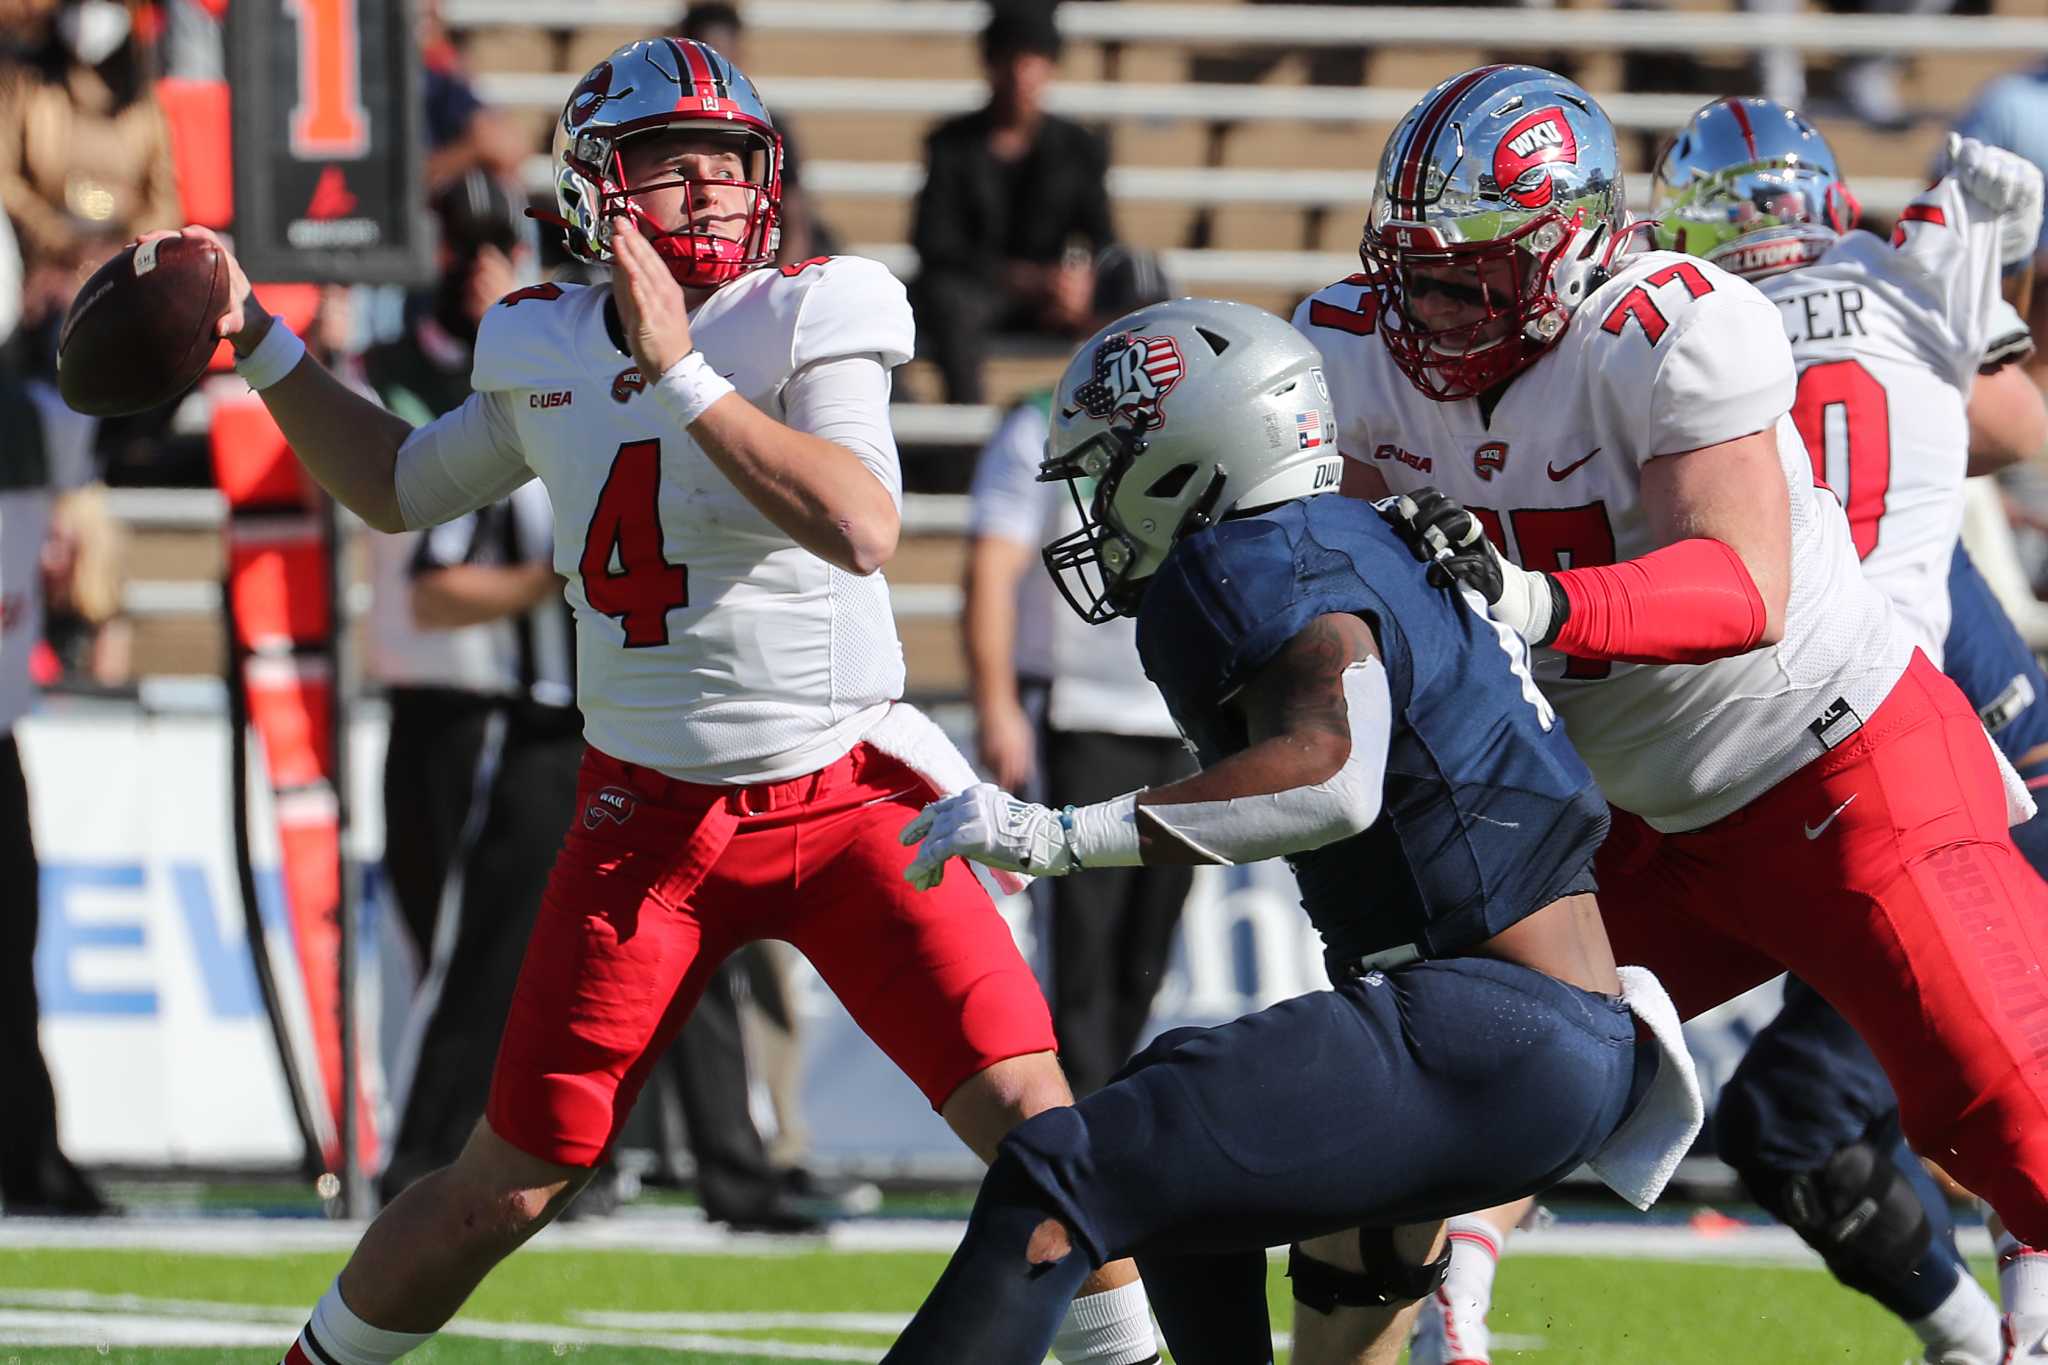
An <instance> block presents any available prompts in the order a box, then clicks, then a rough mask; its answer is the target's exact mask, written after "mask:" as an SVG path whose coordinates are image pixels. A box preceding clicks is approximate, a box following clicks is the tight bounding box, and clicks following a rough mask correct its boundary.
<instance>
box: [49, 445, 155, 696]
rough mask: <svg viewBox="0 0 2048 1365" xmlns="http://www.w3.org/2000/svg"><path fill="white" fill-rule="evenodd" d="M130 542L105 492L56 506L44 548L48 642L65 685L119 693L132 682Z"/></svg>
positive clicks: (85, 492) (70, 497)
mask: <svg viewBox="0 0 2048 1365" xmlns="http://www.w3.org/2000/svg"><path fill="white" fill-rule="evenodd" d="M122 550H123V537H122V534H121V527H120V525H119V524H118V523H117V522H115V520H114V518H113V515H112V513H110V512H109V511H108V510H107V500H106V494H105V491H104V490H103V489H102V488H100V486H99V485H97V484H94V485H91V486H89V487H85V488H80V489H77V490H76V491H74V492H70V493H66V494H64V495H63V496H62V497H60V498H58V499H57V502H56V505H55V507H54V508H53V509H52V511H51V516H50V534H49V536H48V538H47V539H45V540H44V542H43V558H42V571H43V612H44V615H43V640H44V642H45V644H46V646H47V653H45V654H43V655H42V656H41V658H42V659H43V660H45V661H47V664H48V667H49V673H48V675H47V676H44V677H40V678H38V679H37V682H39V683H40V684H41V685H43V686H45V687H49V686H52V685H54V684H56V683H58V682H66V681H68V682H71V683H74V684H76V683H84V684H87V685H89V686H93V687H120V686H123V685H125V684H126V683H128V682H129V681H130V678H131V674H132V672H133V670H132V668H131V666H130V660H131V655H132V646H133V643H134V635H133V632H132V631H131V630H130V628H129V622H128V618H127V617H126V616H125V615H123V614H122V610H121V582H122V565H121V560H122Z"/></svg>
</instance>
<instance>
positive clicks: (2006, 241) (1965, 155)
mask: <svg viewBox="0 0 2048 1365" xmlns="http://www.w3.org/2000/svg"><path fill="white" fill-rule="evenodd" d="M1941 166H1942V174H1944V175H1950V176H1954V177H1955V179H1956V182H1957V183H1958V184H1960V185H1961V186H1962V187H1963V188H1964V189H1965V190H1966V191H1968V192H1969V193H1970V194H1971V195H1972V196H1973V197H1975V198H1977V199H1980V200H1982V201H1983V202H1984V203H1985V204H1986V205H1988V206H1989V207H1990V208H1992V209H1994V210H1996V211H1997V213H1998V261H1999V264H2001V265H2007V266H2012V265H2018V264H2019V263H2020V262H2021V261H2024V260H2026V259H2027V258H2028V257H2030V256H2032V255H2033V254H2034V248H2035V247H2036V246H2037V245H2038V244H2039V242H2040V240H2041V168H2040V167H2039V166H2036V165H2035V164H2034V163H2033V162H2031V161H2029V160H2027V159H2026V158H2025V157H2023V156H2021V155H2019V154H2018V153H2017V152H2009V151H2007V150H2006V149H2005V148H2003V147H1994V146H1992V145H1991V144H1990V143H1988V142H1979V141H1977V139H1975V138H1973V137H1964V136H1963V135H1962V134H1961V133H1950V134H1949V135H1948V146H1947V147H1946V148H1944V149H1943V151H1942V154H1941Z"/></svg>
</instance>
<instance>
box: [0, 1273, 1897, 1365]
mask: <svg viewBox="0 0 2048 1365" xmlns="http://www.w3.org/2000/svg"><path fill="white" fill-rule="evenodd" d="M341 1259H342V1257H341V1255H340V1253H338V1252H332V1253H330V1252H322V1253H318V1254H289V1255H268V1254H253V1255H247V1256H242V1255H219V1254H191V1255H177V1254H170V1253H165V1252H158V1251H138V1250H119V1249H99V1248H92V1249H83V1248H49V1247H34V1248H19V1249H8V1248H5V1247H0V1343H5V1342H8V1341H18V1342H28V1341H41V1342H48V1343H51V1344H21V1345H9V1344H0V1365H29V1362H35V1363H36V1365H44V1362H48V1363H49V1365H58V1363H59V1362H62V1363H63V1365H105V1363H106V1362H116V1363H118V1365H143V1362H164V1365H199V1362H202V1361H218V1362H224V1363H226V1365H274V1363H275V1362H276V1360H277V1358H278V1356H279V1354H280V1350H281V1344H282V1343H283V1342H284V1341H285V1340H287V1339H288V1337H289V1335H290V1333H291V1331H292V1328H293V1326H294V1325H295V1324H296V1322H297V1321H298V1318H299V1316H300V1314H302V1313H303V1311H304V1309H305V1308H306V1306H307V1305H309V1304H310V1303H311V1302H312V1301H313V1300H314V1298H315V1297H317V1295H318V1294H319V1293H320V1292H321V1290H322V1289H323V1288H324V1287H325V1286H326V1284H327V1283H328V1280H329V1279H330V1277H331V1276H332V1275H333V1274H334V1272H335V1270H336V1268H337V1267H338V1265H339V1264H340V1262H341ZM942 1264H943V1259H942V1257H940V1256H939V1255H936V1254H933V1253H925V1252H916V1253H906V1252H858V1253H855V1252H840V1251H831V1250H822V1249H820V1250H799V1251H793V1252H791V1253H789V1254H775V1255H743V1254H664V1253H655V1252H639V1251H610V1250H581V1249H579V1250H555V1251H548V1250H538V1249H536V1250H531V1251H528V1252H526V1253H524V1254H522V1255H520V1256H516V1257H514V1258H513V1259H512V1260H511V1261H510V1262H508V1263H507V1264H506V1265H505V1266H503V1267H502V1268H501V1269H500V1270H499V1272H498V1273H497V1274H496V1275H494V1276H493V1277H492V1278H491V1279H490V1281H489V1282H488V1283H486V1284H485V1285H484V1287H483V1289H482V1290H481V1291H479V1292H478V1294H477V1295H476V1297H475V1298H474V1299H473V1300H472V1301H471V1303H470V1304H469V1306H468V1308H467V1309H466V1310H465V1311H464V1313H463V1314H462V1316H461V1317H460V1318H458V1319H457V1322H456V1325H455V1329H454V1330H455V1332H456V1333H459V1335H454V1334H451V1335H448V1336H444V1337H443V1338H441V1339H440V1340H438V1341H437V1342H436V1343H435V1344H434V1345H432V1346H430V1347H429V1348H427V1349H426V1350H424V1351H421V1352H419V1353H417V1354H416V1355H414V1356H412V1357H409V1358H408V1359H409V1360H418V1361H421V1362H423V1365H484V1363H485V1362H491V1363H492V1365H498V1363H500V1362H502V1363H503V1365H515V1363H516V1365H527V1363H528V1362H536V1363H537V1362H542V1361H552V1360H558V1359H563V1358H566V1357H570V1356H580V1357H582V1358H584V1359H590V1360H602V1361H606V1362H613V1361H616V1362H620V1365H655V1363H656V1362H660V1365H753V1363H754V1362H758V1361H762V1360H821V1361H822V1360H868V1361H872V1360H876V1359H879V1358H880V1356H881V1353H882V1351H883V1349H884V1348H885V1347H886V1345H887V1343H888V1341H889V1340H890V1339H891V1337H892V1335H893V1324H894V1323H896V1322H900V1321H901V1319H902V1317H903V1316H904V1315H907V1314H908V1313H909V1312H910V1311H911V1310H913V1309H914V1308H915V1307H916V1305H917V1302H918V1300H919V1298H920V1296H921V1294H922V1293H923V1291H924V1289H925V1288H926V1287H927V1286H928V1285H929V1284H930V1283H931V1282H932V1280H933V1278H934V1277H935V1276H936V1275H937V1274H938V1271H939V1268H940V1266H941V1265H942ZM1268 1288H1269V1293H1270V1296H1271V1298H1272V1302H1273V1305H1274V1325H1275V1328H1276V1330H1279V1331H1284V1330H1285V1328H1286V1325H1287V1321H1288V1312H1289V1309H1288V1307H1287V1304H1286V1291H1285V1281H1284V1280H1282V1279H1281V1277H1280V1274H1279V1269H1278V1267H1277V1266H1276V1267H1275V1268H1274V1271H1273V1275H1272V1278H1271V1281H1270V1283H1269V1286H1268ZM1493 1329H1494V1331H1495V1333H1496V1337H1497V1341H1498V1343H1499V1344H1500V1345H1502V1346H1505V1347H1506V1348H1507V1349H1496V1352H1495V1357H1494V1358H1495V1360H1496V1361H1499V1362H1506V1361H1525V1362H1534V1363H1536V1365H1549V1362H1562V1361H1572V1362H1585V1363H1587V1365H1636V1363H1637V1362H1654V1363H1655V1365H1694V1363H1695V1362H1697V1363H1698V1365H1728V1363H1729V1362H1740V1365H1777V1363H1778V1362H1783V1363H1784V1365H1812V1363H1814V1362H1833V1361H1843V1362H1883V1363H1884V1365H1898V1362H1901V1361H1905V1360H1908V1359H1913V1360H1917V1359H1918V1356H1919V1353H1918V1350H1917V1344H1916V1343H1915V1342H1914V1341H1913V1339H1912V1337H1911V1336H1910V1334H1909V1333H1907V1332H1906V1330H1905V1329H1904V1328H1902V1327H1900V1326H1899V1325H1898V1324H1896V1323H1895V1322H1893V1321H1891V1320H1890V1319H1889V1318H1887V1317H1886V1316H1885V1315H1884V1314H1883V1313H1882V1312H1880V1311H1879V1310H1878V1309H1877V1308H1876V1307H1875V1306H1873V1305H1871V1304H1870V1303H1869V1302H1868V1301H1866V1300H1863V1299H1861V1298H1858V1297H1857V1296H1855V1295H1852V1294H1850V1293H1848V1292H1847V1291H1845V1290H1842V1289H1840V1288H1839V1287H1837V1286H1836V1285H1835V1284H1834V1282H1833V1281H1832V1280H1830V1279H1829V1278H1828V1277H1827V1276H1826V1275H1825V1274H1823V1273H1821V1272H1820V1271H1819V1270H1817V1269H1806V1268H1802V1267H1788V1266H1784V1265H1757V1264H1750V1265H1743V1264H1721V1263H1714V1262H1700V1261H1690V1262H1686V1261H1658V1260H1646V1259H1640V1258H1630V1257H1627V1256H1623V1255H1617V1256H1614V1257H1598V1258H1594V1257H1565V1256H1556V1255H1544V1254H1529V1255H1525V1256H1521V1257H1515V1258H1511V1259H1510V1260H1509V1261H1508V1262H1507V1263H1506V1265H1505V1266H1504V1268H1503V1272H1502V1276H1501V1283H1500V1293H1499V1297H1498V1300H1497V1302H1496V1306H1495V1312H1494V1315H1493ZM181 1333H182V1334H185V1335H180V1334H181ZM207 1333H213V1334H214V1335H211V1336H208V1335H206V1334H207ZM176 1340H184V1341H210V1342H212V1343H214V1344H207V1345H195V1346H187V1347H174V1346H171V1345H167V1344H157V1345H146V1346H143V1345H129V1344H123V1343H132V1342H138V1341H150V1342H162V1343H167V1342H171V1341H176ZM265 1340H275V1341H277V1342H279V1343H280V1346H278V1347H266V1346H264V1345H263V1344H262V1343H263V1342H264V1341H265ZM231 1341H241V1342H244V1343H246V1344H243V1345H230V1344H225V1343H228V1342H231ZM56 1343H64V1344H56ZM1285 1358H1286V1357H1285V1354H1284V1352H1283V1353H1282V1356H1281V1359H1283V1360H1284V1359H1285ZM963 1365H967V1363H966V1362H963Z"/></svg>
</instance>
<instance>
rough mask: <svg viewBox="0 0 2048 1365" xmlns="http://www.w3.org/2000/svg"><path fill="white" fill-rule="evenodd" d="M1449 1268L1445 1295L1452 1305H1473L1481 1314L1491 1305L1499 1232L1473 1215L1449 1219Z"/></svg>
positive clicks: (1445, 1280)
mask: <svg viewBox="0 0 2048 1365" xmlns="http://www.w3.org/2000/svg"><path fill="white" fill-rule="evenodd" d="M1449 1227H1450V1244H1451V1268H1450V1271H1449V1273H1448V1274H1446V1275H1445V1276H1444V1297H1445V1298H1447V1299H1449V1300H1450V1301H1451V1303H1452V1305H1453V1306H1454V1307H1472V1306H1476V1307H1477V1308H1478V1310H1479V1312H1480V1314H1481V1315H1482V1316H1483V1315H1484V1314H1485V1313H1486V1310H1487V1309H1488V1308H1490V1307H1491V1306H1492V1305H1493V1272H1494V1268H1495V1267H1496V1266H1498V1265H1499V1264H1500V1252H1501V1235H1500V1233H1499V1231H1498V1230H1497V1229H1495V1227H1494V1226H1493V1224H1491V1223H1489V1222H1487V1221H1486V1220H1485V1219H1484V1218H1479V1217H1476V1216H1474V1215H1472V1214H1463V1215H1461V1216H1459V1217H1457V1218H1453V1219H1451V1220H1450V1224H1449Z"/></svg>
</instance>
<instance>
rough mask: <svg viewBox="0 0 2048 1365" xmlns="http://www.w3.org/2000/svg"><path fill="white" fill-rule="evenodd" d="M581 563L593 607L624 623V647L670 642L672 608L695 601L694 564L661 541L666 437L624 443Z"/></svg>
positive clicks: (588, 533)
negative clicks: (672, 558)
mask: <svg viewBox="0 0 2048 1365" xmlns="http://www.w3.org/2000/svg"><path fill="white" fill-rule="evenodd" d="M615 550H616V551H617V554H618V563H619V567H618V570H617V571H616V572H614V571H613V569H612V556H613V551H615ZM576 567H577V572H579V573H581V574H582V575H583V596H584V599H585V600H586V601H588V602H589V603H590V605H591V608H592V609H593V610H595V611H598V612H602V613H603V614H604V615H606V616H613V617H617V618H618V619H619V622H620V624H621V625H623V626H625V628H626V648H628V649H647V648H649V647H651V646H654V645H665V644H667V643H668V614H669V612H671V611H673V610H674V609H675V608H677V607H686V606H688V605H689V604H690V571H689V569H688V568H687V567H686V566H684V565H681V564H671V563H669V562H668V556H667V554H666V552H665V551H664V550H663V547H662V543H661V442H659V441H628V442H626V443H625V444H624V445H622V446H620V447H619V453H618V454H617V455H616V456H614V457H613V459H612V472H611V473H610V474H609V475H607V476H606V478H605V481H604V491H603V492H601V493H599V494H598V495H597V507H596V508H595V509H594V510H593V511H592V512H591V514H590V525H589V526H588V527H586V528H585V529H584V532H583V558H582V559H581V560H579V561H578V562H577V566H576Z"/></svg>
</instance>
